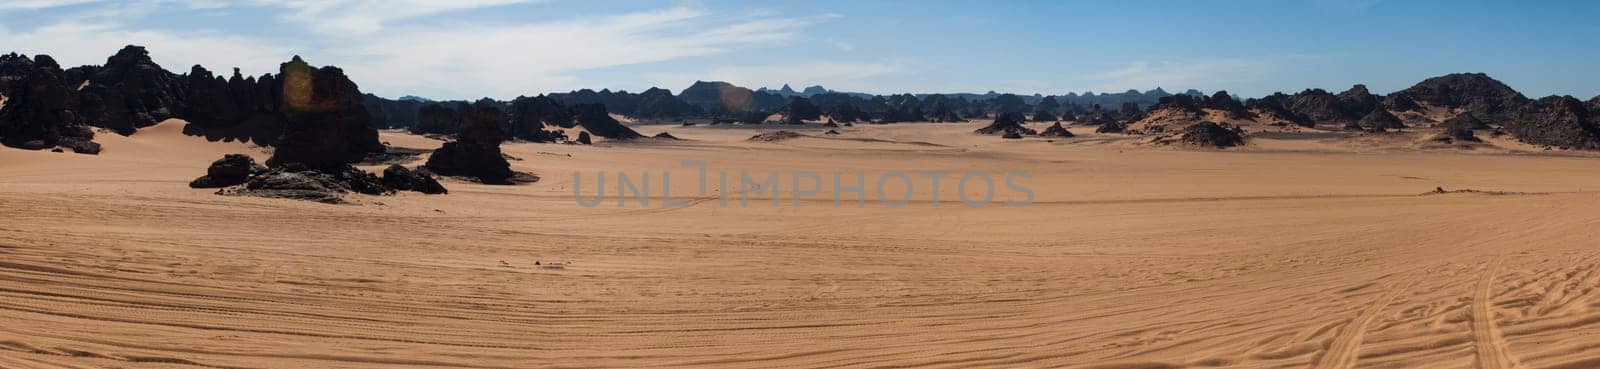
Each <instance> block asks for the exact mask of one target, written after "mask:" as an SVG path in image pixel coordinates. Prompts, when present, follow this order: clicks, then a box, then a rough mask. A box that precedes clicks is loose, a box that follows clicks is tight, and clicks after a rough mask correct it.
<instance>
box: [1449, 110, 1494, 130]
mask: <svg viewBox="0 0 1600 369" xmlns="http://www.w3.org/2000/svg"><path fill="white" fill-rule="evenodd" d="M1444 127H1445V128H1446V129H1450V128H1459V129H1465V130H1468V131H1471V130H1474V129H1489V128H1490V127H1489V123H1487V122H1484V121H1483V120H1481V119H1478V117H1477V116H1475V115H1472V113H1461V114H1457V115H1456V116H1454V117H1451V118H1450V119H1446V120H1445V121H1444Z"/></svg>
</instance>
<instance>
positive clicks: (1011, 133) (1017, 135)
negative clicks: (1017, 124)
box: [1000, 131, 1022, 140]
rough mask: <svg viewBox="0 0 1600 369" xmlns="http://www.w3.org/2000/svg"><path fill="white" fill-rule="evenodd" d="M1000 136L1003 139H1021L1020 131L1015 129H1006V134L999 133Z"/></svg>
mask: <svg viewBox="0 0 1600 369" xmlns="http://www.w3.org/2000/svg"><path fill="white" fill-rule="evenodd" d="M1000 138H1004V139H1008V140H1016V139H1021V138H1022V133H1021V132H1017V131H1006V134H1003V135H1000Z"/></svg>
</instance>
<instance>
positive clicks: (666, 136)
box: [653, 132, 678, 140]
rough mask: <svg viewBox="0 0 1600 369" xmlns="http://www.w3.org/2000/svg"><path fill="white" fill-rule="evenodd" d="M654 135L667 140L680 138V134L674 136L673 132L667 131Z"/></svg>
mask: <svg viewBox="0 0 1600 369" xmlns="http://www.w3.org/2000/svg"><path fill="white" fill-rule="evenodd" d="M653 137H655V138H660V139H665V140H676V139H678V136H673V135H672V134H671V133H667V132H661V133H657V134H656V135H655V136H653Z"/></svg>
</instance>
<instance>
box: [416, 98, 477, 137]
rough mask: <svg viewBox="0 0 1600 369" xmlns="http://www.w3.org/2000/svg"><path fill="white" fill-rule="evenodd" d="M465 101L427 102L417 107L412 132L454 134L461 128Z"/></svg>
mask: <svg viewBox="0 0 1600 369" xmlns="http://www.w3.org/2000/svg"><path fill="white" fill-rule="evenodd" d="M466 110H467V103H465V102H460V101H456V102H445V103H437V102H435V103H427V104H424V105H422V107H421V108H418V109H417V124H416V125H414V126H411V133H414V134H419V135H420V134H454V133H456V131H459V130H461V121H462V120H463V117H462V114H464V113H465V112H466Z"/></svg>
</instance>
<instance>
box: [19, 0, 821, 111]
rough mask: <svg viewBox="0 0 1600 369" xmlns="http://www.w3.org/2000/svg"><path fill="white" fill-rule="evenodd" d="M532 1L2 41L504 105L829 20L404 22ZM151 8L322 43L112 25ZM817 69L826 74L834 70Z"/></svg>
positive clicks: (70, 32) (415, 1) (303, 12)
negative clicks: (134, 50) (133, 52)
mask: <svg viewBox="0 0 1600 369" xmlns="http://www.w3.org/2000/svg"><path fill="white" fill-rule="evenodd" d="M531 1H536V0H481V1H434V0H409V1H402V2H391V1H376V0H335V1H312V0H249V1H244V2H221V3H218V2H216V0H148V1H133V2H106V3H103V4H99V5H95V6H89V7H87V8H85V9H75V10H74V11H73V14H68V15H65V16H59V17H58V18H59V19H60V20H61V21H58V22H57V23H53V24H48V25H45V26H41V27H37V28H34V29H27V30H8V29H5V28H4V26H0V39H5V40H7V46H9V47H11V48H15V49H16V50H17V51H22V52H27V53H50V54H54V55H56V56H57V57H58V59H59V60H62V61H63V62H66V63H100V62H103V61H104V60H105V59H104V58H105V57H106V56H107V55H110V53H112V52H114V51H115V50H116V49H117V48H120V47H121V46H123V45H125V44H141V45H145V46H147V47H149V48H150V50H151V52H152V56H153V57H154V58H155V59H156V61H157V62H159V63H162V65H164V66H166V67H167V68H169V69H172V70H174V71H178V72H180V73H181V72H183V71H186V70H187V69H188V66H189V65H192V64H196V63H200V64H204V65H205V66H207V67H208V68H210V69H212V70H221V71H226V70H227V68H229V67H234V66H239V67H242V68H243V69H245V70H246V72H247V73H261V72H267V71H273V70H275V69H276V65H277V63H280V62H282V61H283V60H285V59H287V57H288V56H290V55H293V54H301V55H305V56H306V57H307V58H308V60H309V61H311V62H312V63H315V64H333V65H339V66H341V67H344V68H345V70H346V72H347V73H349V74H350V75H351V76H352V77H353V78H354V79H356V81H357V82H358V83H360V84H361V85H362V88H363V89H364V90H367V91H374V92H379V93H383V94H407V93H426V94H430V95H433V96H437V97H443V98H471V97H482V96H491V97H501V98H504V97H511V96H516V95H520V94H534V93H542V92H550V91H564V90H570V89H576V88H584V87H596V86H588V85H584V83H583V82H584V81H582V80H580V79H579V78H578V77H575V75H577V74H579V73H580V72H583V71H588V70H596V69H603V68H610V67H616V66H624V65H635V64H649V63H660V62H666V61H671V60H678V59H682V58H689V57H699V56H707V55H714V54H719V53H724V52H728V51H731V50H735V49H740V48H746V47H761V46H763V45H779V44H784V43H788V42H793V41H794V40H796V39H798V38H799V36H800V35H801V33H802V32H803V31H804V30H805V29H806V28H808V27H810V26H812V25H813V24H816V23H817V22H821V21H825V20H827V19H831V18H833V17H834V16H832V15H827V14H824V15H811V16H805V15H802V16H788V15H783V14H777V13H765V14H762V13H756V14H749V13H744V14H717V13H713V12H711V11H708V10H706V9H703V8H698V7H672V8H664V9H657V10H649V11H639V12H631V13H620V14H611V15H591V16H585V17H579V18H572V19H566V20H560V19H557V20H539V21H505V20H501V21H493V22H488V21H481V20H480V21H472V22H467V21H459V20H458V21H452V19H454V18H451V17H440V18H439V19H436V20H431V21H429V22H402V20H406V19H411V18H416V17H422V16H428V15H433V14H442V13H448V12H454V11H464V10H469V9H479V8H485V7H496V6H505V5H510V4H517V3H526V2H531ZM8 4H10V3H8ZM29 5H30V6H35V5H36V6H50V5H51V4H43V3H40V4H29ZM12 6H20V5H15V4H12ZM151 8H157V9H158V10H159V9H168V8H182V9H191V10H193V9H205V10H212V9H220V10H227V8H239V9H248V10H251V11H264V12H269V13H268V14H272V13H271V12H277V13H278V14H277V15H275V16H269V17H271V18H267V19H278V20H279V21H281V22H284V23H288V24H293V25H303V26H307V27H306V28H303V29H304V30H305V31H302V32H309V33H302V34H301V37H302V38H303V37H304V35H307V34H309V35H323V36H325V37H318V38H317V39H316V41H315V42H307V41H306V40H304V39H301V38H295V37H294V36H292V35H291V36H283V35H277V34H259V35H257V34H241V33H237V32H236V31H237V30H233V31H235V32H234V33H230V32H225V31H221V30H205V29H195V30H183V31H174V30H171V29H166V30H152V29H140V28H134V27H131V26H127V25H126V24H124V23H123V21H124V19H122V18H118V17H115V16H111V15H112V14H137V16H155V15H156V14H157V13H159V11H158V12H150V11H148V10H149V9H151ZM273 37H284V38H282V39H277V38H273ZM278 45H292V46H293V47H284V46H278ZM820 67H821V68H824V69H826V68H829V67H830V65H828V64H821V65H820ZM835 67H836V66H835ZM811 70H817V69H816V68H812V69H811ZM836 70H837V68H836ZM765 71H768V72H782V71H783V70H782V69H766V70H765ZM728 72H729V73H738V74H739V75H740V76H745V77H749V76H751V74H750V73H755V72H753V71H748V70H740V69H730V70H728ZM828 73H833V74H838V73H841V72H838V71H834V72H828ZM781 75H785V76H792V75H793V74H781ZM769 79H774V78H769Z"/></svg>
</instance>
